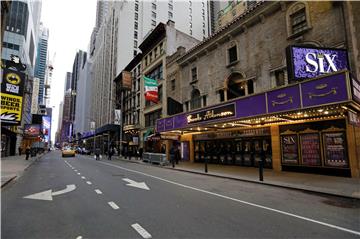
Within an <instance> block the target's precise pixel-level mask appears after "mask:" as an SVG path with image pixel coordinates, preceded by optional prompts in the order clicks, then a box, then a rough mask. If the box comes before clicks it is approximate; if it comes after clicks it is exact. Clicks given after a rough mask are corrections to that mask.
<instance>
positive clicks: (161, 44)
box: [159, 42, 164, 54]
mask: <svg viewBox="0 0 360 239" xmlns="http://www.w3.org/2000/svg"><path fill="white" fill-rule="evenodd" d="M159 46H160V54H162V53H163V51H164V48H163V43H162V42H161V43H160V45H159Z"/></svg>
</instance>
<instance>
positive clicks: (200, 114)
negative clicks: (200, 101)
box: [156, 71, 360, 132]
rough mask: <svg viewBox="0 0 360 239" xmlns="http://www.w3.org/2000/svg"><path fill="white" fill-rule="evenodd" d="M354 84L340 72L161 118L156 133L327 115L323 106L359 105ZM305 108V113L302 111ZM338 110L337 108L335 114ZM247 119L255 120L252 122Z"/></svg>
mask: <svg viewBox="0 0 360 239" xmlns="http://www.w3.org/2000/svg"><path fill="white" fill-rule="evenodd" d="M357 84H359V83H358V82H357V81H356V80H355V79H352V78H351V77H350V74H349V72H348V71H340V72H336V73H333V74H328V75H324V76H321V77H317V78H314V79H310V80H304V81H302V82H299V83H297V84H292V85H289V86H286V87H282V88H277V89H274V90H270V91H266V92H263V93H259V94H254V95H251V96H247V97H241V98H238V99H234V100H231V101H227V102H225V103H223V104H218V105H216V106H211V107H206V108H202V109H199V110H194V111H190V112H186V113H181V114H177V115H174V116H172V117H167V118H162V119H159V120H157V122H156V132H170V131H176V130H184V129H186V130H190V131H196V130H198V131H200V130H202V129H201V128H205V127H214V128H224V127H226V123H230V124H232V126H241V127H246V126H261V125H262V124H264V123H271V122H288V121H293V120H297V119H300V118H303V119H307V118H309V117H311V114H313V115H314V116H315V117H322V116H323V117H327V116H328V115H329V112H330V111H328V110H327V108H329V109H332V108H335V106H336V107H345V106H350V107H351V106H352V105H355V106H357V107H359V106H360V100H359V101H358V100H357V99H358V98H357V95H359V94H360V91H359V90H357ZM359 85H360V84H359ZM359 88H360V87H359ZM333 106H334V107H333ZM353 108H354V107H353ZM307 111H308V112H309V113H306V112H307ZM334 112H335V111H334ZM338 112H340V111H336V112H335V113H338ZM340 113H341V112H340ZM297 114H298V115H297ZM301 114H302V115H301ZM298 116H299V117H298ZM300 116H301V117H300ZM249 119H250V120H249ZM251 119H255V120H253V121H254V122H253V121H252V120H251ZM205 130H206V129H205Z"/></svg>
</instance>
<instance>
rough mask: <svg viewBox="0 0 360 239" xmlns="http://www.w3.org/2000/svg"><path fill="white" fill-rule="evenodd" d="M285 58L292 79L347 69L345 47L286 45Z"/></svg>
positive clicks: (308, 77)
mask: <svg viewBox="0 0 360 239" xmlns="http://www.w3.org/2000/svg"><path fill="white" fill-rule="evenodd" d="M286 60H287V67H288V73H289V78H290V79H291V80H293V81H297V80H305V79H311V78H315V77H318V76H320V75H323V74H328V73H333V72H337V71H341V70H348V69H349V62H348V54H347V51H346V50H345V49H336V48H317V47H306V46H288V47H287V48H286Z"/></svg>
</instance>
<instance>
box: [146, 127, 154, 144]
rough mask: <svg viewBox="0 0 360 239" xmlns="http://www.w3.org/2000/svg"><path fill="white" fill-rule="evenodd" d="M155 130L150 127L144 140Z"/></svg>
mask: <svg viewBox="0 0 360 239" xmlns="http://www.w3.org/2000/svg"><path fill="white" fill-rule="evenodd" d="M153 132H154V129H148V130H147V131H146V132H145V133H144V135H143V136H144V141H146V140H147V138H148V137H149V135H150V134H152V133H153Z"/></svg>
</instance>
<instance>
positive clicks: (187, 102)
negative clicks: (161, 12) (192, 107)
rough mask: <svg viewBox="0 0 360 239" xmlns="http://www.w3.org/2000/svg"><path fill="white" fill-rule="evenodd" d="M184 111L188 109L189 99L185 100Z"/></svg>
mask: <svg viewBox="0 0 360 239" xmlns="http://www.w3.org/2000/svg"><path fill="white" fill-rule="evenodd" d="M185 111H189V101H186V102H185Z"/></svg>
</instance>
